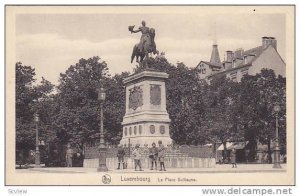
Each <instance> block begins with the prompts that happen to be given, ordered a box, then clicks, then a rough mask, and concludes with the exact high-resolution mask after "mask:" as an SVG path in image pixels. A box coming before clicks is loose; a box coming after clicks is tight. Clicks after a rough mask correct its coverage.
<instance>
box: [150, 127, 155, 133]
mask: <svg viewBox="0 0 300 196" xmlns="http://www.w3.org/2000/svg"><path fill="white" fill-rule="evenodd" d="M150 133H151V134H154V133H155V126H154V125H150Z"/></svg>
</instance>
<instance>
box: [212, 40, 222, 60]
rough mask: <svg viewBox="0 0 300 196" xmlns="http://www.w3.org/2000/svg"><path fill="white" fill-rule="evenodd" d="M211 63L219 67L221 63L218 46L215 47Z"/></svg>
mask: <svg viewBox="0 0 300 196" xmlns="http://www.w3.org/2000/svg"><path fill="white" fill-rule="evenodd" d="M210 63H211V64H213V65H218V64H220V63H221V60H220V55H219V50H218V45H217V44H214V45H213V50H212V52H211V57H210Z"/></svg>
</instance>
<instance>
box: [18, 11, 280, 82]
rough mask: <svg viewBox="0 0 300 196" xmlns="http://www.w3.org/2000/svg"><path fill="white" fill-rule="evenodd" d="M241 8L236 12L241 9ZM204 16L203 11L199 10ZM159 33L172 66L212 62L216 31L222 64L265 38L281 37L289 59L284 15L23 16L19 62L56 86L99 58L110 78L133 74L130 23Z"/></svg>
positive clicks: (134, 38) (133, 39)
mask: <svg viewBox="0 0 300 196" xmlns="http://www.w3.org/2000/svg"><path fill="white" fill-rule="evenodd" d="M237 9H238V8H237ZM199 11H200V12H201V9H200V8H199ZM141 20H145V21H146V23H147V26H149V27H153V28H155V30H156V37H155V39H156V45H157V49H158V50H159V51H164V52H165V53H166V58H167V59H168V60H169V61H170V62H171V63H174V64H175V63H176V62H177V61H182V62H184V63H185V64H186V65H187V66H189V67H195V66H196V65H197V64H198V63H199V62H200V61H201V60H207V61H209V59H210V55H211V50H212V44H213V42H214V37H215V36H214V34H215V33H214V32H216V40H217V44H218V46H219V53H220V57H221V60H223V59H224V53H225V51H226V50H235V49H237V48H244V49H245V50H247V49H250V48H253V47H256V46H259V45H261V37H263V36H272V37H276V39H277V47H278V52H279V53H280V55H281V56H282V58H283V59H284V60H285V56H286V54H285V51H286V50H285V47H286V45H285V39H286V34H285V30H286V28H285V25H286V24H285V15H283V14H255V13H245V14H241V13H239V14H236V13H230V14H217V13H209V14H205V15H203V14H202V15H195V14H186V13H179V14H163V13H162V14H125V13H122V14H109V13H108V14H19V15H17V17H16V44H17V45H16V59H17V61H21V62H22V63H23V64H25V65H31V66H33V67H34V68H35V69H36V74H37V77H36V78H37V79H38V80H40V78H41V77H42V76H43V77H45V78H46V79H47V80H49V81H50V82H52V83H53V84H58V78H59V74H60V73H61V72H65V70H66V69H67V68H68V67H69V66H70V65H72V64H75V63H76V62H78V60H79V59H80V58H89V57H92V56H99V57H100V58H102V60H104V61H106V62H107V63H108V67H109V72H110V73H111V74H115V73H121V72H122V71H132V69H133V68H134V67H135V64H130V56H131V53H132V48H133V45H134V44H135V43H138V42H139V39H140V33H137V34H131V33H130V32H129V31H128V26H129V25H135V26H136V27H138V26H140V23H141Z"/></svg>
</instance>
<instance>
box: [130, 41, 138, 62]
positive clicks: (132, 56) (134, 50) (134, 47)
mask: <svg viewBox="0 0 300 196" xmlns="http://www.w3.org/2000/svg"><path fill="white" fill-rule="evenodd" d="M136 54H137V45H134V46H133V50H132V55H131V63H132V62H133V59H134V57H135V56H136Z"/></svg>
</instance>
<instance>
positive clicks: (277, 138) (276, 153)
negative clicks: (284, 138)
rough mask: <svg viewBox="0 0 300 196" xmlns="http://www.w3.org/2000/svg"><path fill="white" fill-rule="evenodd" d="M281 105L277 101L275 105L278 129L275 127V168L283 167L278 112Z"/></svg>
mask: <svg viewBox="0 0 300 196" xmlns="http://www.w3.org/2000/svg"><path fill="white" fill-rule="evenodd" d="M279 111H280V106H279V105H278V104H277V103H276V104H275V106H274V112H275V117H276V129H275V149H274V164H273V168H281V166H280V148H279V136H278V113H279Z"/></svg>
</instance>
